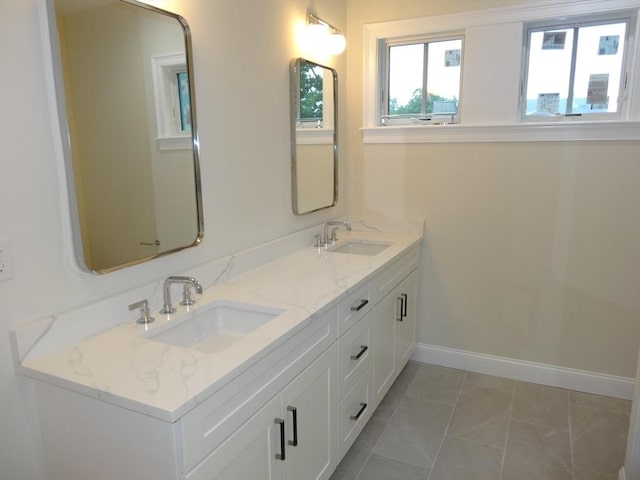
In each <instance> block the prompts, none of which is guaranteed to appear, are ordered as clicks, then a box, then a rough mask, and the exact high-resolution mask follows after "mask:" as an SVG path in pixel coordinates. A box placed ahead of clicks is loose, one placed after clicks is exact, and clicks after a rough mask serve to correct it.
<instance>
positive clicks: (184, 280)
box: [160, 276, 202, 315]
mask: <svg viewBox="0 0 640 480" xmlns="http://www.w3.org/2000/svg"><path fill="white" fill-rule="evenodd" d="M174 283H179V284H182V285H184V292H187V295H186V296H185V297H184V298H185V299H186V298H187V297H188V298H189V300H190V302H191V303H185V304H188V305H193V303H195V302H194V301H193V299H191V297H190V296H189V295H188V289H189V287H193V289H194V290H195V291H196V293H198V294H200V293H202V285H200V282H199V281H198V280H196V279H195V278H193V277H179V276H171V277H168V278H167V279H166V280H165V281H164V283H163V284H162V290H163V294H164V305H163V306H162V310H160V313H162V314H165V315H168V314H170V313H175V311H176V309H175V308H173V305H171V285H172V284H174ZM183 301H184V300H183Z"/></svg>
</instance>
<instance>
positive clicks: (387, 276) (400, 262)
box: [374, 245, 420, 303]
mask: <svg viewBox="0 0 640 480" xmlns="http://www.w3.org/2000/svg"><path fill="white" fill-rule="evenodd" d="M418 248H419V247H418V246H417V245H416V246H415V247H413V248H411V250H409V251H408V252H407V253H405V254H403V255H402V256H401V257H400V258H399V259H397V260H395V261H394V262H393V263H392V264H391V265H389V266H388V267H386V268H385V269H384V270H383V271H382V272H380V274H379V275H378V276H377V279H376V280H375V287H374V291H375V298H374V303H377V302H379V301H380V300H382V299H383V298H384V296H385V295H387V294H388V293H389V292H390V291H391V290H393V288H394V287H395V286H396V285H398V283H400V282H401V281H402V280H403V279H404V278H405V277H406V276H407V275H409V274H410V273H411V272H412V271H413V270H415V269H416V267H417V266H418V263H419V261H420V250H419V249H418Z"/></svg>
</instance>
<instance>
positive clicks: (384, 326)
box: [372, 270, 418, 407]
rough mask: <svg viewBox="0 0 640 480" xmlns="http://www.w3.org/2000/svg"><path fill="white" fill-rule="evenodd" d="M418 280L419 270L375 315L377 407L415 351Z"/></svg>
mask: <svg viewBox="0 0 640 480" xmlns="http://www.w3.org/2000/svg"><path fill="white" fill-rule="evenodd" d="M417 278H418V277H417V271H416V270H414V271H413V272H412V273H411V274H409V275H408V276H407V277H406V278H404V280H402V281H401V282H400V283H399V284H398V285H397V286H396V287H394V288H393V289H392V290H391V291H390V292H389V293H388V294H387V295H386V296H385V297H384V298H383V299H382V300H381V301H380V303H378V305H377V306H376V308H375V309H374V311H373V312H372V315H373V325H374V327H373V328H374V334H373V335H374V339H375V341H374V347H373V351H374V355H373V372H374V393H375V406H376V407H377V406H378V404H379V403H380V401H381V400H382V398H383V397H384V396H385V394H386V393H387V392H388V391H389V388H390V387H391V385H392V384H393V382H394V380H395V379H396V377H397V376H398V374H399V373H400V371H401V370H402V369H403V368H404V366H405V365H406V364H407V362H408V361H409V358H410V357H411V355H412V354H413V351H414V349H415V345H416V305H417V301H416V300H417V299H416V295H417Z"/></svg>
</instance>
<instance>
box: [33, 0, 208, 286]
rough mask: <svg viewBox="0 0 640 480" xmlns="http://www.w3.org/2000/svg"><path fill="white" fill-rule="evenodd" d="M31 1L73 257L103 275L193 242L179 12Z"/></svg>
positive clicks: (82, 1)
mask: <svg viewBox="0 0 640 480" xmlns="http://www.w3.org/2000/svg"><path fill="white" fill-rule="evenodd" d="M43 1H46V8H47V17H48V25H49V34H50V35H49V38H50V41H51V50H52V61H53V76H54V82H55V88H56V99H57V108H58V116H59V124H60V131H61V136H62V149H63V155H64V162H65V172H66V183H67V189H68V190H69V205H70V209H71V223H72V232H73V243H74V253H75V257H76V260H77V263H78V266H79V267H80V268H81V269H83V270H85V271H88V272H93V273H107V272H111V271H113V270H116V269H120V268H123V267H126V266H130V265H134V264H137V263H140V262H144V261H148V260H151V259H154V258H156V257H158V256H160V255H166V254H168V253H171V252H175V251H177V250H181V249H183V248H187V247H190V246H194V245H197V244H199V243H200V242H201V240H202V237H203V235H204V223H203V215H202V195H201V186H200V174H199V171H200V170H199V163H198V135H197V125H196V115H195V113H196V109H195V92H194V87H193V60H192V54H191V40H190V32H189V27H188V25H187V23H186V21H185V20H184V19H183V18H182V17H180V16H179V15H176V14H173V13H170V12H166V11H164V10H161V9H158V8H154V7H152V6H149V5H147V4H144V3H140V2H137V1H135V0H122V1H121V0H43Z"/></svg>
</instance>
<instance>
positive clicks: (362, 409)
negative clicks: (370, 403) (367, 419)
mask: <svg viewBox="0 0 640 480" xmlns="http://www.w3.org/2000/svg"><path fill="white" fill-rule="evenodd" d="M366 409H367V404H366V403H364V402H360V410H358V413H356V414H355V415H351V416H350V417H349V418H350V419H351V420H358V419H359V418H360V415H362V413H363V412H364V411H365V410H366Z"/></svg>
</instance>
